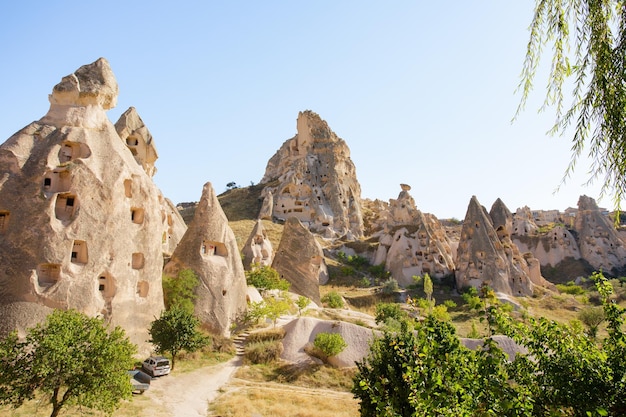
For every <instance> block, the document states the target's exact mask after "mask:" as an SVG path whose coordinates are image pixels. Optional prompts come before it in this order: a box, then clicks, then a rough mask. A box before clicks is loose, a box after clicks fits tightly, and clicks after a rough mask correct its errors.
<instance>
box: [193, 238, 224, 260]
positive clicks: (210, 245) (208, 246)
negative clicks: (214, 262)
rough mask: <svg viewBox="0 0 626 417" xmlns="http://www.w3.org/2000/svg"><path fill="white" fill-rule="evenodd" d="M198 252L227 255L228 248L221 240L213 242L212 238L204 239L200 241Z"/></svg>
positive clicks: (210, 254) (208, 254) (207, 254)
mask: <svg viewBox="0 0 626 417" xmlns="http://www.w3.org/2000/svg"><path fill="white" fill-rule="evenodd" d="M200 253H201V254H202V255H206V256H212V255H217V256H228V249H227V248H226V245H224V243H222V242H215V241H212V240H205V241H203V242H202V246H201V248H200Z"/></svg>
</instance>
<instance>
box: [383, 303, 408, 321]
mask: <svg viewBox="0 0 626 417" xmlns="http://www.w3.org/2000/svg"><path fill="white" fill-rule="evenodd" d="M407 317H408V315H407V313H406V312H405V311H403V310H402V308H400V304H397V303H379V304H377V305H376V316H375V319H376V323H385V322H386V321H387V320H388V319H395V320H398V321H401V320H404V319H405V318H407Z"/></svg>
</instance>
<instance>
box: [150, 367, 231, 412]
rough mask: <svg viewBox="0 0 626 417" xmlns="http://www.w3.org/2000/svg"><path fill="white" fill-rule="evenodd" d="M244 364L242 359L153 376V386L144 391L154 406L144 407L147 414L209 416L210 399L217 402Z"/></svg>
mask: <svg viewBox="0 0 626 417" xmlns="http://www.w3.org/2000/svg"><path fill="white" fill-rule="evenodd" d="M239 366H241V358H240V357H235V358H233V359H231V360H230V361H228V362H225V363H222V364H219V365H216V366H210V367H206V368H201V369H198V370H196V371H193V372H186V373H184V374H177V373H173V374H171V375H168V376H165V377H160V378H157V379H153V380H152V383H151V384H150V389H149V390H148V391H146V392H145V394H143V395H144V396H145V397H147V398H146V399H149V400H150V403H151V405H152V406H148V407H145V408H144V413H143V415H144V416H145V417H153V416H163V417H165V416H171V417H206V415H207V408H208V404H209V402H211V401H213V400H214V399H215V398H216V397H217V395H218V394H219V392H220V388H221V387H222V386H223V385H225V384H226V383H227V382H228V381H229V380H230V378H231V377H232V376H233V374H234V373H235V371H236V370H237V368H238V367H239Z"/></svg>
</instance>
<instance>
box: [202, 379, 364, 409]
mask: <svg viewBox="0 0 626 417" xmlns="http://www.w3.org/2000/svg"><path fill="white" fill-rule="evenodd" d="M209 415H210V416H221V417H250V416H255V415H258V416H272V417H356V416H358V415H359V406H358V402H357V400H355V399H354V398H352V395H351V394H347V393H335V392H332V391H324V392H319V391H315V390H304V389H298V390H294V389H292V388H290V387H289V386H284V387H279V388H276V387H239V388H237V389H236V390H235V391H233V392H231V393H228V394H225V395H223V396H221V397H220V398H219V399H218V400H217V401H216V402H215V403H213V404H212V405H211V406H210V408H209Z"/></svg>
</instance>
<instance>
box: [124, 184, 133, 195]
mask: <svg viewBox="0 0 626 417" xmlns="http://www.w3.org/2000/svg"><path fill="white" fill-rule="evenodd" d="M124 195H125V196H126V197H128V198H131V197H132V196H133V180H124Z"/></svg>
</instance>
